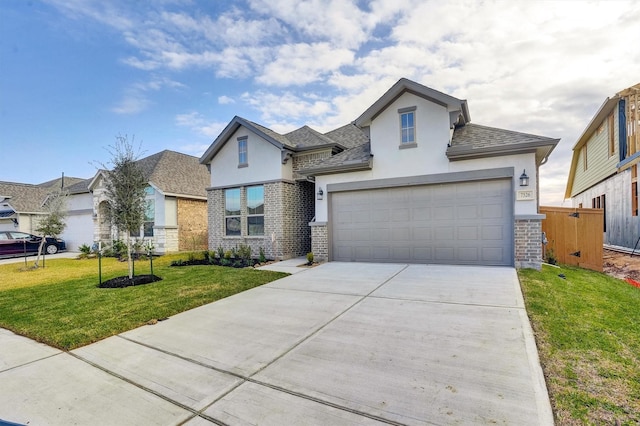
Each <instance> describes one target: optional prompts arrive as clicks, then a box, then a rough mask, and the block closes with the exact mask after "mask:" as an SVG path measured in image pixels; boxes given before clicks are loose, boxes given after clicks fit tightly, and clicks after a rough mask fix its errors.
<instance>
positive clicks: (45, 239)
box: [33, 237, 47, 268]
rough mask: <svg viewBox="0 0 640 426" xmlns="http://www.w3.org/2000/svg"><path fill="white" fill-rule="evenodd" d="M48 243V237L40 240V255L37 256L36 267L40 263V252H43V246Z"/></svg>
mask: <svg viewBox="0 0 640 426" xmlns="http://www.w3.org/2000/svg"><path fill="white" fill-rule="evenodd" d="M46 243H47V237H42V241H40V247H38V257H36V262H35V263H34V264H33V266H35V267H36V268H38V267H39V266H38V264H39V263H40V254H41V253H42V248H43V247H44V245H45V244H46Z"/></svg>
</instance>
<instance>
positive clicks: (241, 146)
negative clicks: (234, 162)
mask: <svg viewBox="0 0 640 426" xmlns="http://www.w3.org/2000/svg"><path fill="white" fill-rule="evenodd" d="M248 164H249V151H248V145H247V137H246V136H242V137H239V138H238V167H245V166H247V165H248Z"/></svg>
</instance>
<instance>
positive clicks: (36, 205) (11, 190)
mask: <svg viewBox="0 0 640 426" xmlns="http://www.w3.org/2000/svg"><path fill="white" fill-rule="evenodd" d="M82 181H83V179H81V178H73V177H61V178H58V179H54V180H51V181H48V182H44V183H41V184H36V185H33V184H28V183H18V182H0V231H20V232H27V233H29V234H37V232H36V228H37V227H38V223H39V221H40V219H41V218H43V217H44V216H45V215H46V211H45V208H44V203H45V200H46V199H47V196H48V195H49V194H51V193H52V192H54V191H57V190H59V189H61V188H65V186H66V185H74V184H76V183H78V182H82Z"/></svg>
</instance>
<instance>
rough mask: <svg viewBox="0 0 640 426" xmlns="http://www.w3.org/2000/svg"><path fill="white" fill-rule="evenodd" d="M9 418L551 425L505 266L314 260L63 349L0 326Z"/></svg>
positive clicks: (514, 282)
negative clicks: (235, 291) (216, 297)
mask: <svg viewBox="0 0 640 426" xmlns="http://www.w3.org/2000/svg"><path fill="white" fill-rule="evenodd" d="M0 383H2V385H1V386H0V419H2V420H5V421H11V422H17V423H22V424H38V425H41V424H118V425H124V424H135V425H140V424H167V425H178V424H186V425H190V426H194V425H210V424H233V425H236V424H237V425H247V424H260V425H289V424H291V425H307V424H316V425H342V424H344V425H351V424H411V425H413V424H416V425H417V424H443V425H444V424H491V425H493V424H512V425H544V424H553V418H552V414H551V408H550V404H549V399H548V396H547V392H546V387H545V384H544V379H543V376H542V372H541V369H540V365H539V362H538V357H537V352H536V348H535V343H534V340H533V336H532V333H531V329H530V327H529V322H528V319H527V315H526V312H525V310H524V305H523V300H522V295H521V293H520V287H519V284H518V279H517V276H516V272H515V270H514V269H512V268H500V267H471V266H469V267H461V266H438V265H397V264H362V263H328V264H324V265H321V266H318V267H315V268H311V269H305V270H304V271H303V272H300V273H298V274H295V275H291V276H288V277H286V278H284V279H281V280H279V281H275V282H273V283H270V284H268V285H265V286H262V287H259V288H255V289H253V290H249V291H247V292H244V293H241V294H238V295H235V296H232V297H229V298H227V299H224V300H221V301H218V302H216V303H212V304H209V305H206V306H202V307H200V308H197V309H193V310H191V311H188V312H185V313H182V314H179V315H176V316H174V317H172V318H170V319H168V320H166V321H163V322H160V323H158V324H156V325H149V326H144V327H141V328H138V329H135V330H132V331H129V332H126V333H123V334H121V335H118V336H114V337H111V338H108V339H105V340H103V341H101V342H98V343H95V344H92V345H89V346H85V347H83V348H80V349H77V350H74V351H71V352H69V353H64V352H60V351H57V350H55V349H52V348H49V347H47V346H44V345H40V344H37V343H35V342H32V341H30V340H28V339H25V338H23V337H19V336H15V335H13V334H12V333H10V332H7V331H1V330H0Z"/></svg>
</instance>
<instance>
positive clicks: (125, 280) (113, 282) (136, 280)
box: [98, 275, 162, 288]
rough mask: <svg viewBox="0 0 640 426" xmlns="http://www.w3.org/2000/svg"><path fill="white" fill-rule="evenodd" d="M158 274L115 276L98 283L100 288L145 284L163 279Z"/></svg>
mask: <svg viewBox="0 0 640 426" xmlns="http://www.w3.org/2000/svg"><path fill="white" fill-rule="evenodd" d="M161 280H162V278H160V277H159V276H157V275H136V276H135V277H133V278H129V277H128V276H123V277H115V278H112V279H110V280H107V281H103V282H102V284H100V285H98V287H100V288H124V287H131V286H134V285H144V284H150V283H152V282H156V281H161Z"/></svg>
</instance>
